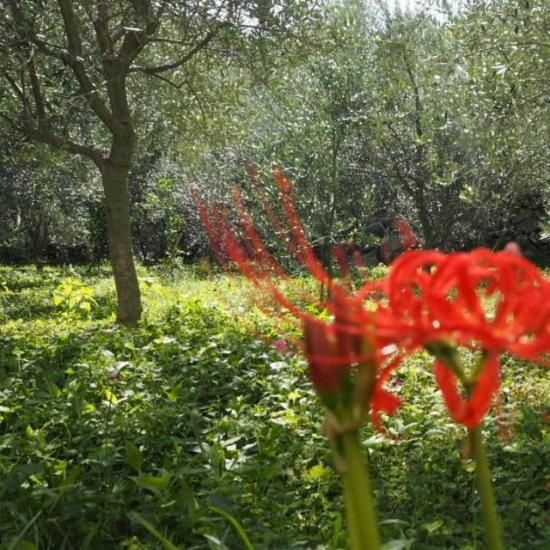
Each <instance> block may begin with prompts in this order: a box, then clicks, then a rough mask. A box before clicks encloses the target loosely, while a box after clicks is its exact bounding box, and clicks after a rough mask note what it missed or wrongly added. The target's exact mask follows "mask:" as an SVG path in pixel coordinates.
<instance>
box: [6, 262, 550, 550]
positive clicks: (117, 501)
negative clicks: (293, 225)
mask: <svg viewBox="0 0 550 550" xmlns="http://www.w3.org/2000/svg"><path fill="white" fill-rule="evenodd" d="M140 276H141V281H142V289H143V294H144V304H145V316H144V321H143V323H142V324H141V325H140V327H139V328H138V329H137V330H127V329H124V328H121V327H116V326H114V324H113V321H114V317H113V315H112V312H113V309H114V296H113V289H112V284H111V282H110V278H109V274H108V272H106V271H102V270H100V271H99V272H98V273H95V274H90V273H86V272H85V271H82V272H78V273H77V272H74V271H69V270H60V269H57V270H54V269H49V268H44V269H43V270H40V271H38V270H36V269H35V268H8V267H4V268H0V541H1V545H0V547H1V548H2V549H8V548H9V549H33V548H39V549H56V550H57V549H73V548H82V549H86V548H92V549H95V548H97V549H104V548H130V549H145V548H146V549H150V548H151V549H153V548H163V547H165V548H173V547H178V548H186V549H193V548H213V549H219V548H230V549H234V548H235V549H239V548H246V547H247V546H246V544H247V543H246V541H245V539H246V537H248V538H249V539H250V542H251V544H252V545H253V547H254V548H273V549H291V548H326V549H336V548H344V547H345V533H344V526H343V519H342V515H341V511H342V500H341V496H340V487H339V482H338V477H337V474H336V473H335V471H334V469H333V466H332V461H331V456H330V449H329V446H328V443H327V441H326V439H325V437H324V434H323V428H322V424H323V412H322V410H321V408H320V406H319V404H318V402H317V399H316V397H315V396H314V395H313V392H312V390H311V387H310V385H309V383H308V381H307V376H306V373H305V366H304V363H303V361H302V360H301V359H300V357H299V354H296V353H293V352H279V351H277V350H275V349H274V348H273V347H272V344H273V342H274V341H276V340H277V339H279V338H281V337H289V336H292V335H293V334H295V327H294V326H293V324H292V323H291V322H290V320H287V319H285V318H284V317H283V316H282V314H280V315H279V316H278V317H276V318H275V319H274V320H273V319H272V320H270V319H268V318H266V317H265V316H264V315H262V314H261V313H259V311H258V309H257V308H256V307H255V306H252V305H251V303H250V301H248V300H247V299H246V297H247V296H248V297H250V296H253V295H254V292H253V291H252V290H250V289H249V288H248V287H246V285H245V283H243V281H242V280H240V279H238V278H229V277H222V276H209V277H207V278H202V279H201V278H200V277H199V276H198V275H197V273H195V272H192V271H190V270H188V271H176V272H172V273H168V272H166V271H164V272H162V271H148V272H146V271H145V270H142V271H141V273H140ZM264 307H265V309H269V307H274V308H275V306H273V305H272V304H271V305H270V304H269V303H266V304H264ZM275 309H276V308H275ZM393 385H394V388H393V389H394V390H395V391H397V392H398V393H400V394H401V395H402V397H403V399H404V405H403V407H402V408H401V409H400V411H399V413H398V414H397V415H396V416H395V417H394V418H391V419H388V421H387V423H386V425H387V427H388V430H389V436H381V435H380V434H377V433H374V432H373V431H372V430H370V429H366V430H365V433H364V444H365V448H366V449H367V450H368V453H369V456H370V465H371V470H372V475H373V478H374V481H375V490H376V495H377V501H378V508H379V514H380V517H381V519H382V522H383V527H382V532H383V536H384V540H387V541H389V540H391V541H392V543H391V544H390V545H388V548H392V549H393V550H398V549H399V548H421V549H431V548H433V549H435V548H449V549H452V548H457V549H464V550H465V549H467V548H471V549H473V548H483V547H484V543H483V532H482V530H481V527H480V510H479V502H478V499H477V497H476V494H475V492H474V471H473V465H472V463H471V462H470V461H469V460H468V459H467V449H464V448H463V445H462V440H463V438H464V433H463V430H462V429H461V428H460V427H458V426H457V425H455V424H454V423H453V422H452V421H450V420H449V418H448V416H447V414H446V412H445V410H444V407H443V406H442V402H441V398H440V395H439V393H438V392H437V391H436V390H435V387H434V383H433V380H432V377H431V374H430V372H429V368H428V366H427V364H426V357H425V356H423V355H421V354H419V355H417V356H414V357H413V358H411V359H410V360H409V361H408V363H407V364H406V365H405V366H404V367H403V369H401V370H400V372H399V374H398V376H397V378H396V379H395V381H394V382H393ZM549 390H550V382H549V379H548V372H547V371H546V370H544V369H543V368H542V367H537V366H535V365H530V364H520V363H518V362H515V361H513V360H511V359H506V360H505V365H504V374H503V392H502V396H503V398H502V402H501V404H500V411H499V412H498V414H496V415H495V414H493V415H492V416H490V417H489V419H488V421H487V423H486V428H487V429H486V431H487V437H488V440H489V443H488V446H489V453H490V458H491V461H492V464H493V473H494V478H495V483H496V487H497V498H498V502H499V506H500V509H501V511H502V515H503V521H504V527H505V532H506V543H507V547H509V548H515V549H536V548H540V549H542V548H548V541H549V540H550V524H549V522H548V516H547V510H548V505H549V504H550V502H549V501H550V499H549V496H550V492H549V491H550V480H549V479H548V477H547V475H548V473H547V466H548V464H549V463H550V445H549V437H548V435H549V429H548V423H549V420H550V419H549V417H550V411H549V409H548V402H547V396H548V395H549ZM545 400H546V402H545ZM545 407H546V408H545ZM545 476H546V477H545ZM170 545H173V546H170Z"/></svg>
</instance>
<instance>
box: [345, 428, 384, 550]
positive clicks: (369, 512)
mask: <svg viewBox="0 0 550 550" xmlns="http://www.w3.org/2000/svg"><path fill="white" fill-rule="evenodd" d="M359 441H360V440H359V431H358V430H350V431H346V432H344V433H342V434H340V435H339V436H338V438H337V442H338V447H339V452H340V453H341V456H340V458H341V460H342V462H343V464H342V481H343V485H344V499H345V503H346V517H347V521H348V533H349V540H350V547H351V549H352V550H378V549H379V548H380V535H379V533H378V522H377V518H376V512H375V509H374V501H373V497H372V487H371V483H370V478H369V472H368V465H367V462H366V457H365V456H363V453H362V452H361V445H360V442H359Z"/></svg>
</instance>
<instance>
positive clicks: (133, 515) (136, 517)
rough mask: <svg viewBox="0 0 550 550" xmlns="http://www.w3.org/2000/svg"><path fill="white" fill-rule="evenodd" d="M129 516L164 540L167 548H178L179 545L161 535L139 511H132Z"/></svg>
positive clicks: (172, 549)
mask: <svg viewBox="0 0 550 550" xmlns="http://www.w3.org/2000/svg"><path fill="white" fill-rule="evenodd" d="M128 517H129V518H130V519H131V520H132V521H134V522H135V523H139V524H140V525H141V526H142V527H145V529H147V531H149V533H151V535H153V536H154V537H156V538H157V539H158V540H159V541H160V542H162V545H163V546H164V548H165V550H178V547H177V546H176V545H175V544H173V543H172V542H170V541H169V540H168V539H167V538H166V537H165V536H163V535H161V534H160V533H159V532H158V531H157V530H156V529H155V528H154V527H153V525H152V524H151V523H150V522H148V521H147V520H146V519H145V518H144V517H142V516H140V515H139V514H138V513H137V512H130V513H129V514H128Z"/></svg>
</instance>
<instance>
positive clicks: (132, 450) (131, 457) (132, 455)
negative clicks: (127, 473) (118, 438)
mask: <svg viewBox="0 0 550 550" xmlns="http://www.w3.org/2000/svg"><path fill="white" fill-rule="evenodd" d="M126 462H127V463H128V464H129V465H130V466H131V467H132V468H133V469H134V470H135V471H136V472H138V473H140V472H141V466H142V464H143V457H142V456H141V453H140V451H139V449H138V448H137V447H136V446H135V445H134V444H133V443H130V442H129V441H127V442H126Z"/></svg>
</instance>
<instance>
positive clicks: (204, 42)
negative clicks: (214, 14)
mask: <svg viewBox="0 0 550 550" xmlns="http://www.w3.org/2000/svg"><path fill="white" fill-rule="evenodd" d="M226 24H227V23H225V22H224V23H220V24H219V25H217V26H216V28H215V29H212V30H211V31H210V32H208V33H207V34H206V35H205V36H204V37H203V38H202V39H201V40H199V41H198V42H197V43H196V44H195V45H194V46H193V47H192V48H191V49H190V50H189V51H188V52H187V53H186V54H185V55H184V56H183V57H181V58H180V59H178V60H176V61H173V62H171V63H166V64H164V65H157V66H156V67H132V68H131V70H132V71H140V72H142V73H146V74H150V75H157V74H160V73H163V72H166V71H171V70H172V69H177V68H178V67H181V66H182V65H185V63H187V62H188V61H189V60H191V59H192V58H193V57H194V56H195V55H196V54H198V53H199V52H200V51H202V50H204V49H205V48H206V47H207V46H208V44H210V42H211V41H212V40H213V39H214V37H215V36H216V34H218V32H219V31H220V29H221V28H222V27H224V26H226Z"/></svg>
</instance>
